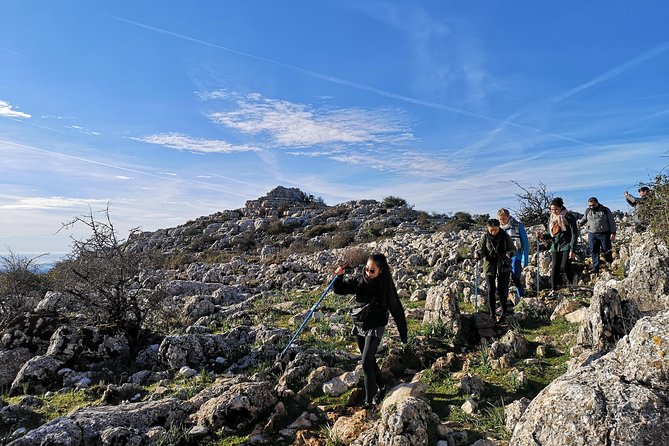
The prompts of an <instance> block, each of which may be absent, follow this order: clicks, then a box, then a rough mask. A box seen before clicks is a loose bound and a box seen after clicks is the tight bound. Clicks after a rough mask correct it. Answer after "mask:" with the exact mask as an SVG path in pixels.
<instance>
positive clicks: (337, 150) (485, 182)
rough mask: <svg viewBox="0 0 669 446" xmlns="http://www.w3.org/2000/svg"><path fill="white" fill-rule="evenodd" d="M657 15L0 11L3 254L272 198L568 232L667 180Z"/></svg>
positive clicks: (476, 9) (463, 8)
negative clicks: (534, 195) (569, 214)
mask: <svg viewBox="0 0 669 446" xmlns="http://www.w3.org/2000/svg"><path fill="white" fill-rule="evenodd" d="M668 18H669V4H667V3H666V2H664V1H643V2H629V1H592V2H576V1H565V2H531V1H516V2H502V1H480V2H455V1H445V0H441V1H424V2H418V1H365V2H360V1H338V0H331V1H318V0H313V1H293V0H286V1H281V2H278V1H256V0H243V1H242V0H239V1H237V0H234V1H192V2H177V1H171V0H170V1H165V0H161V1H132V2H130V1H125V0H117V1H114V2H102V1H90V2H75V1H59V0H50V1H46V0H45V1H30V0H3V1H2V2H0V166H1V170H0V171H1V172H2V176H1V177H0V184H1V188H2V189H1V192H0V215H1V217H2V218H1V219H0V251H4V250H5V249H6V248H10V249H11V250H12V251H14V252H18V253H28V254H33V253H47V252H48V253H52V255H56V254H60V253H63V252H67V251H68V250H69V245H70V236H75V237H78V236H80V235H79V233H77V232H67V231H66V232H62V231H61V232H58V233H56V232H57V231H58V230H59V229H60V227H61V224H62V223H63V222H65V221H68V220H70V219H71V218H73V217H75V216H79V215H85V214H87V213H88V212H89V209H91V210H93V211H99V210H101V209H104V208H105V207H106V206H107V203H111V204H110V213H111V217H112V220H113V221H114V223H115V226H116V228H117V229H118V230H119V233H120V235H121V237H125V236H127V231H128V230H129V229H130V228H136V227H139V228H141V229H143V230H147V231H151V230H155V229H158V228H166V227H173V226H177V225H179V224H182V223H185V222H186V221H188V220H191V219H194V218H197V217H199V216H202V215H209V214H212V213H214V212H217V211H219V210H223V209H236V208H240V207H242V206H243V205H244V203H245V201H246V200H249V199H255V198H257V197H260V196H262V195H265V194H266V193H267V192H268V191H269V190H271V189H273V188H274V187H276V186H277V185H283V186H287V187H299V188H300V189H302V190H303V191H305V192H307V193H310V194H313V195H314V196H316V197H322V198H323V199H324V200H325V202H326V203H327V204H330V205H334V204H337V203H340V202H344V201H348V200H354V199H367V198H373V199H377V200H382V199H383V198H384V197H387V196H389V195H393V196H399V197H402V198H405V199H406V200H407V201H408V202H409V203H410V204H413V205H415V208H416V209H420V210H426V211H428V212H439V213H449V212H456V211H468V212H471V213H494V212H495V211H496V210H497V209H498V208H499V207H502V206H505V207H511V208H513V207H514V206H516V205H517V201H516V198H515V194H516V193H518V192H520V190H519V189H518V188H517V187H516V186H515V185H514V184H513V183H512V182H511V181H512V180H514V181H517V182H519V183H520V184H522V185H525V186H536V185H538V184H539V183H540V182H541V183H543V184H545V185H547V187H548V189H549V191H551V192H553V193H555V194H556V195H559V196H562V197H564V199H565V204H566V205H567V207H569V208H573V209H575V210H578V211H580V212H582V211H583V209H584V208H585V207H586V200H587V198H588V197H589V196H591V195H595V196H597V197H598V198H599V199H600V201H601V202H603V203H604V204H606V205H608V206H609V207H611V208H612V209H622V210H626V209H627V206H626V204H625V202H624V200H623V196H622V193H623V191H624V190H626V189H627V190H630V191H636V189H637V185H638V183H639V182H645V181H648V180H649V179H651V178H652V177H654V176H655V174H657V173H658V172H660V171H661V169H662V168H663V167H664V166H665V165H666V164H667V163H668V162H669V158H667V154H668V151H669V130H668V128H669V127H668V126H667V123H669V81H668V79H669V27H668V26H667V19H668Z"/></svg>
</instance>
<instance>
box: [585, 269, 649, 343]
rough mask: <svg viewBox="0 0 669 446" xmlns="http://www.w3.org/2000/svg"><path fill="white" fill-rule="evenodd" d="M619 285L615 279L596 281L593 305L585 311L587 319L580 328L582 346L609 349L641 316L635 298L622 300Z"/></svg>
mask: <svg viewBox="0 0 669 446" xmlns="http://www.w3.org/2000/svg"><path fill="white" fill-rule="evenodd" d="M616 286H617V282H616V281H614V280H612V281H609V282H598V283H597V284H596V285H595V289H594V293H593V296H592V299H591V301H590V306H589V307H588V308H587V310H586V312H585V322H584V323H583V324H582V325H581V327H580V329H579V332H578V338H577V344H578V345H579V346H581V347H583V348H585V349H588V350H594V351H608V350H610V349H611V348H613V346H614V345H615V343H616V342H617V341H618V340H619V339H620V338H622V337H623V336H625V335H626V334H628V333H629V332H630V330H631V329H632V327H634V324H635V323H636V321H637V319H638V318H639V316H640V315H639V311H638V310H637V308H636V304H635V301H634V300H627V301H621V299H620V296H619V293H618V290H617V289H616Z"/></svg>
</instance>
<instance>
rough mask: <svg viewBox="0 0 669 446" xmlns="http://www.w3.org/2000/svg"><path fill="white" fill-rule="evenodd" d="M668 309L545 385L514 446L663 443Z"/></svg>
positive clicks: (667, 430) (668, 384)
mask: <svg viewBox="0 0 669 446" xmlns="http://www.w3.org/2000/svg"><path fill="white" fill-rule="evenodd" d="M668 324H669V312H664V313H661V314H659V315H657V316H654V317H646V318H643V319H641V320H640V321H639V322H638V323H637V324H636V326H635V327H634V329H632V331H631V332H630V334H629V335H628V336H626V337H625V338H623V339H622V340H620V341H619V342H618V345H617V346H616V348H615V349H614V350H613V351H611V352H610V353H608V354H606V355H605V356H603V357H601V358H600V359H597V360H595V361H593V362H592V363H590V364H588V365H586V366H583V367H580V368H578V369H575V370H573V371H571V372H569V373H567V374H566V375H564V376H562V377H560V378H558V379H557V380H556V381H554V382H553V383H552V384H550V385H549V386H548V387H546V388H545V389H544V390H543V391H542V392H541V393H540V394H539V395H538V396H537V397H536V398H535V399H534V400H533V401H532V402H531V403H530V404H529V406H528V408H527V410H526V411H525V413H524V414H523V416H522V417H521V418H520V420H519V421H518V423H517V424H516V426H515V428H514V430H513V437H512V438H511V441H510V443H509V446H521V445H522V446H531V445H537V446H538V445H541V446H551V445H565V444H569V445H574V446H580V445H583V446H586V445H587V446H599V445H601V446H604V445H612V444H617V445H637V444H638V445H642V444H643V445H661V444H665V443H666V441H667V438H669V404H667V403H668V402H669V360H668V359H667V351H668V349H669V334H668V332H667V327H668V326H669V325H668Z"/></svg>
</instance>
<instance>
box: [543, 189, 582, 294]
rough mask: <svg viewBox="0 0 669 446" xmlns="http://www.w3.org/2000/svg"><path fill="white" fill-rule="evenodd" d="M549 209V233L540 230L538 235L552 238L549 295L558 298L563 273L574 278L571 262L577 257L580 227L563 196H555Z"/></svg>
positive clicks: (569, 279) (548, 238)
mask: <svg viewBox="0 0 669 446" xmlns="http://www.w3.org/2000/svg"><path fill="white" fill-rule="evenodd" d="M549 209H550V217H549V219H548V233H547V234H546V233H544V232H543V231H538V232H537V237H538V238H543V239H545V240H551V293H550V294H549V297H550V298H556V297H558V295H557V290H558V289H560V286H561V285H562V274H564V275H565V276H566V278H567V280H568V281H569V282H571V281H573V280H574V272H573V271H572V268H571V262H572V260H574V259H575V258H576V243H577V241H578V228H577V225H576V217H574V215H573V214H572V213H571V212H568V211H567V208H565V206H564V201H563V200H562V198H560V197H555V198H553V200H552V201H551V204H550V208H549Z"/></svg>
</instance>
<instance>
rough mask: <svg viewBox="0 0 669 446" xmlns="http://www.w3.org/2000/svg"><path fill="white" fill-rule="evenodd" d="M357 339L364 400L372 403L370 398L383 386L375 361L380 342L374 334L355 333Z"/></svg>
mask: <svg viewBox="0 0 669 446" xmlns="http://www.w3.org/2000/svg"><path fill="white" fill-rule="evenodd" d="M356 338H357V340H358V348H359V349H360V353H361V354H362V371H363V373H364V382H365V402H367V403H370V404H371V403H372V399H373V398H374V395H376V392H378V390H379V389H380V388H381V387H383V385H384V382H383V379H382V378H381V370H380V369H379V365H378V364H377V363H376V357H375V355H376V350H378V348H379V344H381V339H379V338H377V337H376V336H360V335H356Z"/></svg>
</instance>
